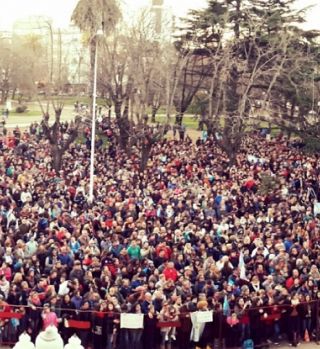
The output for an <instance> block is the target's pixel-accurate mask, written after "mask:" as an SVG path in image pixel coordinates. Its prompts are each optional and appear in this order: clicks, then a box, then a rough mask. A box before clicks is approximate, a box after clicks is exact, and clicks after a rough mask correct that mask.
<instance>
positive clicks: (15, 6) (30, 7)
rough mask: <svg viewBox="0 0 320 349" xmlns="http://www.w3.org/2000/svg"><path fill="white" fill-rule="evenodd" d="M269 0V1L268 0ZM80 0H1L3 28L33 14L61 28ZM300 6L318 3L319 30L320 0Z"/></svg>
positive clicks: (185, 4) (136, 1) (196, 0)
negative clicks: (47, 19)
mask: <svg viewBox="0 0 320 349" xmlns="http://www.w3.org/2000/svg"><path fill="white" fill-rule="evenodd" d="M266 1H268V0H266ZM77 2H78V0H0V8H1V12H0V28H1V29H6V30H10V29H11V27H12V24H13V22H14V21H16V20H17V19H19V18H23V17H27V16H30V15H45V16H50V17H52V18H53V20H54V24H55V25H56V26H58V27H66V26H68V24H69V23H70V16H71V13H72V10H73V9H74V7H75V5H76V3H77ZM121 2H124V3H126V5H125V9H126V12H128V13H132V14H134V11H135V10H136V9H138V8H139V7H142V6H147V5H148V4H150V3H151V0H121ZM165 4H166V5H167V6H169V7H171V8H172V10H173V12H174V13H175V14H176V15H177V16H183V15H185V14H186V13H187V11H188V10H189V9H190V8H199V7H204V6H205V4H206V0H165ZM297 4H298V7H304V6H309V5H313V4H315V7H314V8H313V9H312V10H310V11H309V12H308V16H307V20H308V23H307V27H308V28H317V29H320V20H319V14H320V0H297Z"/></svg>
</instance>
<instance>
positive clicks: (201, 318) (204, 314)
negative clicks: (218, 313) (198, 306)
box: [196, 310, 213, 324]
mask: <svg viewBox="0 0 320 349" xmlns="http://www.w3.org/2000/svg"><path fill="white" fill-rule="evenodd" d="M212 321H213V312H212V310H207V311H197V312H196V322H197V323H199V324H203V323H205V322H212Z"/></svg>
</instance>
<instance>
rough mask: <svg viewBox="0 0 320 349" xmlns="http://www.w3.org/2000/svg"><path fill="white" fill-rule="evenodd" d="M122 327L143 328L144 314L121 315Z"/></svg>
mask: <svg viewBox="0 0 320 349" xmlns="http://www.w3.org/2000/svg"><path fill="white" fill-rule="evenodd" d="M120 327H121V328H129V329H138V328H143V314H121V315H120Z"/></svg>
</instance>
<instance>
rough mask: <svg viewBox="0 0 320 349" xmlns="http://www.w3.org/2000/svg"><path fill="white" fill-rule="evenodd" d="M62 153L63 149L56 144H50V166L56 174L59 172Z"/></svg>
mask: <svg viewBox="0 0 320 349" xmlns="http://www.w3.org/2000/svg"><path fill="white" fill-rule="evenodd" d="M62 155H63V151H62V150H61V149H59V148H58V147H57V146H55V145H54V146H52V148H51V156H52V167H53V168H54V170H55V171H56V174H58V173H59V171H60V169H61V165H62Z"/></svg>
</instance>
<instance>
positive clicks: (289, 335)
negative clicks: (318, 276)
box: [0, 300, 320, 349]
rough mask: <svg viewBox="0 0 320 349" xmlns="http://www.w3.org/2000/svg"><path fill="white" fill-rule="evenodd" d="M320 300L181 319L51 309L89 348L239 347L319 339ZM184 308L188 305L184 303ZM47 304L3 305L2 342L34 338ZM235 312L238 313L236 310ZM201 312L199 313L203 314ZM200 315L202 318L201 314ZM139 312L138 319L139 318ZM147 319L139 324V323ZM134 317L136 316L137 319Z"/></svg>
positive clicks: (66, 333)
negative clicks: (249, 341)
mask: <svg viewBox="0 0 320 349" xmlns="http://www.w3.org/2000/svg"><path fill="white" fill-rule="evenodd" d="M319 302H320V300H314V301H311V302H309V303H299V304H297V305H292V304H290V302H287V303H284V304H279V305H272V306H261V307H251V308H248V309H246V310H244V311H239V309H238V310H237V309H236V308H234V309H232V310H231V311H228V309H224V310H223V309H222V307H221V306H220V305H219V306H215V307H214V308H215V310H209V311H207V312H206V313H204V312H201V311H200V312H198V311H195V312H188V311H181V312H179V313H177V318H172V319H170V318H165V319H163V318H161V317H160V318H159V317H158V316H154V317H151V316H150V315H146V314H144V315H141V314H140V315H139V314H135V315H133V314H131V315H133V318H132V319H131V320H130V321H128V319H126V318H127V316H126V315H128V314H127V313H120V312H102V311H93V310H75V309H70V308H58V307H56V308H55V309H52V310H51V311H53V312H55V313H56V314H57V318H59V322H58V329H59V332H60V333H61V335H62V338H63V339H64V340H65V341H67V340H68V338H69V337H70V336H71V335H72V334H74V333H76V334H77V335H78V336H79V337H80V339H81V341H82V344H83V345H84V346H85V347H92V348H94V349H115V348H117V349H118V348H119V349H127V348H130V349H140V348H141V349H142V348H146V349H153V348H158V347H159V346H160V347H162V348H164V347H165V346H170V347H171V346H174V347H177V348H181V349H185V348H188V347H191V346H192V345H197V346H200V347H203V348H204V347H206V346H209V347H211V348H214V349H215V348H219V349H222V348H224V347H226V348H228V347H237V346H239V345H241V343H242V342H243V341H244V340H245V339H248V338H252V339H253V341H254V342H255V345H260V344H262V343H263V342H278V341H279V340H280V339H281V338H282V339H284V340H287V341H289V342H291V343H292V344H295V343H297V342H298V341H300V340H302V341H303V340H305V341H310V340H315V341H316V342H319V339H320V322H319V316H320V307H319V306H320V303H319ZM183 308H185V307H183ZM43 313H44V308H43V307H35V306H22V305H7V304H5V303H3V302H2V304H0V342H1V344H3V345H11V344H14V343H15V342H16V341H17V339H18V337H19V335H20V334H21V333H22V332H27V333H29V334H30V335H31V338H32V340H33V341H34V340H35V338H36V336H37V334H38V333H39V332H40V331H41V330H42V329H43V322H42V315H43ZM235 313H237V314H238V316H237V317H236V316H234V315H233V314H235ZM199 314H200V315H199ZM198 315H199V316H198ZM135 316H136V318H135ZM139 317H140V318H141V317H143V320H142V322H141V324H142V325H141V326H140V325H137V323H138V322H139V321H138V320H139ZM135 319H136V320H135Z"/></svg>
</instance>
